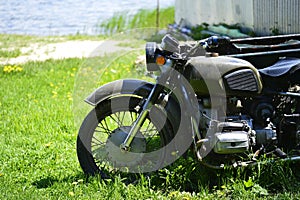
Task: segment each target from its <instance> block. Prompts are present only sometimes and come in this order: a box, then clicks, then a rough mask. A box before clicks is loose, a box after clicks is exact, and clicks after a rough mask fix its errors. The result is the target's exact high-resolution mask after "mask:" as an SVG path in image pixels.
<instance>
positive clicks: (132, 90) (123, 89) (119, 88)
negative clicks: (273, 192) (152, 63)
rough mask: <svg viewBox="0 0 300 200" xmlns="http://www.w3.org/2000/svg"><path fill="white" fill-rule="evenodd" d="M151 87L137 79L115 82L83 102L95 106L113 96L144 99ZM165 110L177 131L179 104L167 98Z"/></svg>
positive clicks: (103, 87) (97, 90)
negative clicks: (136, 96)
mask: <svg viewBox="0 0 300 200" xmlns="http://www.w3.org/2000/svg"><path fill="white" fill-rule="evenodd" d="M153 87H154V84H153V83H150V82H146V81H142V80H138V79H124V80H117V81H114V82H110V83H107V84H105V85H103V86H101V87H99V88H98V89H96V90H95V91H94V92H93V93H92V94H90V95H89V96H88V97H87V98H86V99H85V102H87V103H88V104H90V105H92V106H97V104H99V103H100V102H101V101H104V100H106V99H109V98H111V97H114V96H118V95H126V94H131V95H132V94H133V95H138V96H141V97H144V98H146V97H148V96H149V94H150V92H151V90H152V88H153ZM165 109H166V111H167V117H168V119H169V120H170V121H171V122H172V126H173V128H174V130H177V128H178V127H177V126H178V124H179V123H180V114H181V111H180V105H179V103H178V102H177V101H176V100H175V99H173V98H169V100H168V103H167V105H166V107H165ZM174 126H175V127H174Z"/></svg>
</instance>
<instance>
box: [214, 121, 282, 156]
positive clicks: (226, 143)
mask: <svg viewBox="0 0 300 200" xmlns="http://www.w3.org/2000/svg"><path fill="white" fill-rule="evenodd" d="M226 121H227V122H222V123H219V124H218V131H217V132H216V134H215V146H214V152H215V153H218V154H235V153H243V152H245V151H248V150H249V149H255V148H257V147H261V146H262V145H263V146H267V145H268V144H275V143H276V141H277V134H276V129H275V127H273V126H272V124H271V123H270V124H269V125H268V126H266V127H265V128H263V129H256V130H254V129H253V126H252V119H251V118H250V117H248V116H234V117H227V119H226Z"/></svg>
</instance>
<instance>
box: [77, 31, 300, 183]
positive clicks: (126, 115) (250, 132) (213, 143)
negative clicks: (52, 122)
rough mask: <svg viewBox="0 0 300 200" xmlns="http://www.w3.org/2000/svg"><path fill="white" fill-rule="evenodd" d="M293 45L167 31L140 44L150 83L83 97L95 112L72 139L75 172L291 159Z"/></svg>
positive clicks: (297, 95) (294, 147) (299, 48)
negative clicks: (192, 161) (186, 161)
mask: <svg viewBox="0 0 300 200" xmlns="http://www.w3.org/2000/svg"><path fill="white" fill-rule="evenodd" d="M299 41H300V35H289V36H277V37H261V38H250V39H249V38H248V39H235V40H231V39H230V38H227V37H217V36H212V37H209V38H207V39H203V40H200V41H197V42H196V43H192V44H191V43H182V42H179V41H177V40H176V39H175V38H174V37H172V36H171V35H168V34H167V35H166V36H164V38H163V39H162V42H161V44H157V43H155V42H148V43H147V44H146V49H145V51H146V68H147V71H148V73H149V74H151V76H153V77H154V78H155V79H156V82H155V83H150V82H146V81H143V80H137V79H124V80H117V81H114V82H110V83H107V84H105V85H103V86H101V87H100V88H98V89H97V90H95V91H94V92H93V93H92V94H91V95H90V96H89V97H87V98H86V100H85V101H86V102H87V103H88V104H90V105H91V106H93V107H94V108H93V109H92V110H91V111H90V113H89V114H88V115H87V116H86V118H85V119H84V121H83V122H82V125H81V127H80V130H79V133H78V137H77V155H78V160H79V163H80V165H81V167H82V169H83V171H84V172H85V173H86V174H91V175H94V174H101V176H102V177H107V176H108V175H109V174H110V173H113V172H115V171H123V172H131V173H140V172H142V173H144V172H152V171H156V170H159V169H161V168H163V167H166V166H168V165H170V164H172V163H173V162H175V161H176V160H177V159H178V158H180V157H182V156H185V155H187V152H188V151H192V152H194V153H195V155H196V157H197V158H198V161H199V162H200V163H201V164H204V165H205V166H207V167H210V168H214V169H223V168H225V167H239V166H249V165H254V164H257V163H259V162H260V158H265V157H269V158H272V160H284V161H289V160H291V161H299V160H300V87H299V86H300V53H299V52H300V45H299ZM203 48H204V49H205V50H206V54H205V55H199V52H201V49H203ZM266 65H269V66H266Z"/></svg>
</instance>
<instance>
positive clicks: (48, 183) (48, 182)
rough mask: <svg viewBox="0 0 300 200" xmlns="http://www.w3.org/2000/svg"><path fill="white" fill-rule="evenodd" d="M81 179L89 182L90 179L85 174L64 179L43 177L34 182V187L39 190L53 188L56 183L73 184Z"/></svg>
mask: <svg viewBox="0 0 300 200" xmlns="http://www.w3.org/2000/svg"><path fill="white" fill-rule="evenodd" d="M80 179H82V180H85V181H88V177H87V176H86V175H84V174H83V173H78V174H77V175H75V176H68V177H65V178H62V179H59V178H56V177H54V176H47V177H41V178H39V179H38V180H36V181H34V182H33V183H32V185H33V186H35V187H36V188H37V189H42V188H49V187H52V186H53V185H54V184H55V183H62V182H66V183H73V182H75V181H77V180H80Z"/></svg>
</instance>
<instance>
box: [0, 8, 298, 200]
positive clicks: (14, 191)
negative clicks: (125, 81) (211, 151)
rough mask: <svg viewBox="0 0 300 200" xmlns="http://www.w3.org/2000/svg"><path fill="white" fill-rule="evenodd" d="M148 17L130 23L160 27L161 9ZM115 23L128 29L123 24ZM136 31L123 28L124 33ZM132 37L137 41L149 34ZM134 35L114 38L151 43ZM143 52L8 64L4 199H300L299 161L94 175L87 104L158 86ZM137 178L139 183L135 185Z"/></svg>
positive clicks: (22, 39) (10, 38) (10, 39)
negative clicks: (83, 131) (96, 96)
mask: <svg viewBox="0 0 300 200" xmlns="http://www.w3.org/2000/svg"><path fill="white" fill-rule="evenodd" d="M167 10H168V9H167ZM168 12H170V13H169V14H168V15H166V16H170V17H168V19H167V20H166V21H165V23H169V21H171V19H173V17H172V15H173V14H172V13H173V11H172V9H170V10H169V11H168ZM145 13H148V14H147V15H146V14H145ZM162 13H164V12H163V11H162ZM144 14H145V15H144ZM144 14H140V16H139V17H134V18H135V20H133V21H132V22H131V23H129V24H131V25H130V26H131V27H133V25H134V24H136V23H140V22H137V21H143V20H141V19H145V18H147V19H148V18H149V21H151V24H150V25H148V24H146V25H147V26H155V20H154V19H155V18H154V15H155V13H154V11H147V12H144ZM162 15H163V14H161V16H162ZM147 16H148V17H147ZM149 16H152V17H149ZM143 17H144V18H143ZM134 18H131V19H134ZM150 18H151V19H150ZM138 19H140V20H138ZM108 23H111V22H108ZM114 23H115V24H122V23H121V22H120V23H119V22H118V20H115V22H114ZM145 23H148V22H145ZM170 23H171V22H170ZM111 24H113V23H111ZM146 25H140V26H139V27H142V26H146ZM128 26H129V25H126V26H119V27H121V29H119V31H120V30H123V29H125V28H129V27H130V26H129V27H128ZM134 26H136V25H134ZM161 26H164V27H165V24H163V23H161ZM111 27H113V26H111ZM108 30H109V26H108ZM111 30H114V31H115V29H111ZM146 32H147V31H146ZM149 32H151V31H149ZM132 33H134V34H130V35H131V37H133V38H143V37H141V36H144V35H147V34H145V32H132ZM147 36H148V35H147ZM97 37H98V36H95V37H94V38H95V39H97ZM99 37H100V36H99ZM89 38H90V36H81V35H75V36H64V37H54V38H53V37H38V36H20V35H0V48H3V49H5V48H10V47H15V48H16V49H18V48H21V47H23V46H28V45H30V44H31V43H36V42H37V43H44V42H57V41H65V40H69V39H76V40H77V39H89ZM126 38H128V35H126V34H125V35H122V34H119V35H116V36H114V37H113V38H112V39H119V40H120V39H124V41H123V42H122V43H120V46H124V47H136V46H140V44H141V43H143V42H145V41H140V40H137V41H135V42H134V43H132V42H130V41H128V40H126ZM143 54H144V51H143V50H134V51H131V52H123V53H120V52H118V53H115V54H113V55H107V56H106V57H101V58H100V57H96V58H90V59H64V60H57V61H55V60H47V61H45V62H28V63H26V64H21V65H13V66H12V65H5V66H1V65H0V83H1V84H0V113H1V115H0V116H1V120H0V155H1V156H0V199H178V200H182V199H299V198H300V192H299V191H300V184H299V181H300V173H299V168H300V165H299V163H298V164H288V163H271V164H266V165H259V166H256V167H251V168H248V169H226V170H222V171H214V170H211V169H207V168H205V167H203V166H201V165H200V164H199V163H198V162H197V161H196V159H195V158H194V157H193V156H192V155H189V156H188V158H187V159H183V158H181V159H179V160H178V161H177V162H176V163H174V164H173V165H172V166H170V167H168V168H165V169H162V170H160V171H158V172H154V173H152V174H144V175H131V176H130V179H129V178H126V176H124V174H120V175H119V176H116V177H115V179H109V180H102V179H101V178H99V177H97V176H96V177H86V176H85V175H84V174H83V172H82V170H81V169H80V166H79V163H78V161H77V156H76V145H75V144H76V136H77V131H78V128H79V125H80V123H81V121H82V120H83V118H84V116H85V115H86V114H87V112H88V111H89V110H90V109H91V107H90V106H88V105H87V104H85V103H84V102H83V99H84V98H85V97H86V96H87V95H88V94H89V93H91V92H92V91H93V90H94V89H95V88H97V87H99V86H100V85H103V84H105V83H107V82H110V81H113V80H117V79H121V78H142V79H145V80H149V81H150V79H148V78H146V77H144V76H143V73H144V68H142V67H137V66H136V65H135V60H136V58H137V56H139V55H143ZM132 176H133V177H134V178H135V179H136V181H135V182H132V181H131V180H132Z"/></svg>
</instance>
